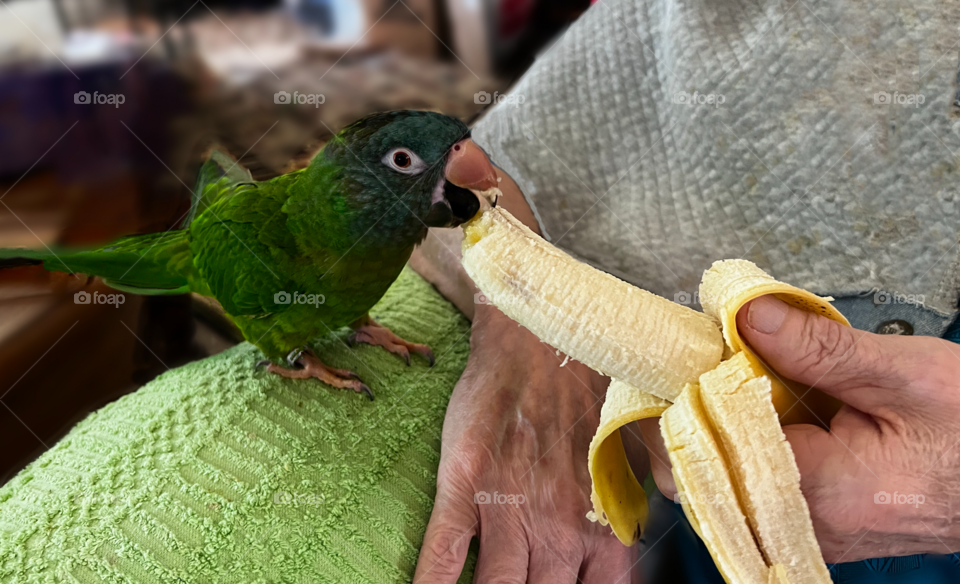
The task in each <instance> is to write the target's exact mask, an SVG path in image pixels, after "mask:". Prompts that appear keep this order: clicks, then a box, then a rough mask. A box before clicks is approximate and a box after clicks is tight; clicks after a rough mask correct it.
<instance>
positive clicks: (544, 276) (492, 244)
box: [463, 208, 849, 584]
mask: <svg viewBox="0 0 960 584" xmlns="http://www.w3.org/2000/svg"><path fill="white" fill-rule="evenodd" d="M463 265H464V268H465V269H466V271H467V274H469V275H470V277H472V278H473V280H474V282H475V283H476V284H477V286H479V288H480V289H481V290H482V291H483V292H484V294H485V295H486V296H487V297H488V299H489V300H490V301H491V302H492V303H493V304H494V305H496V306H497V308H499V309H500V310H501V311H503V312H504V313H505V314H506V315H507V316H509V317H510V318H512V319H514V320H516V321H517V322H518V323H520V324H522V325H523V326H525V327H526V328H528V329H530V330H531V331H532V332H533V333H534V334H536V335H537V336H538V337H540V339H541V340H543V341H544V342H546V343H548V344H550V345H551V346H553V347H555V348H557V349H559V350H561V351H563V352H564V353H566V354H567V355H568V356H569V357H571V358H573V359H577V360H579V361H581V362H583V363H584V364H586V365H588V366H590V367H592V368H594V369H596V370H597V371H600V372H601V373H604V374H606V375H609V376H610V377H611V378H613V380H612V381H611V384H610V387H609V388H608V389H607V397H606V401H605V403H604V405H603V408H602V410H601V419H600V426H599V428H598V429H597V433H596V435H595V436H594V439H593V442H592V443H591V445H590V453H589V460H588V465H589V469H590V474H591V477H592V480H593V492H592V496H591V498H592V501H593V505H594V511H593V512H592V514H591V517H592V518H595V519H596V520H598V521H600V522H601V523H602V524H608V523H609V525H610V526H611V528H612V529H613V531H614V533H615V534H616V535H617V537H618V538H619V539H620V540H621V541H622V542H623V543H624V544H627V545H630V544H633V543H634V542H635V541H636V540H637V539H638V538H639V535H640V530H641V528H642V526H643V524H644V523H645V521H646V515H647V502H646V496H645V493H644V491H643V488H642V487H641V486H640V483H639V481H638V480H637V478H636V477H635V476H634V474H633V472H632V470H631V469H630V465H629V463H628V462H627V458H626V454H625V452H624V449H623V445H622V443H621V441H620V435H619V432H618V431H617V430H619V428H620V427H621V426H623V425H625V424H627V423H629V422H632V421H635V420H639V419H643V418H648V417H656V416H662V418H661V430H662V433H663V435H664V441H665V443H666V445H667V448H668V452H669V454H670V460H671V463H672V465H673V472H674V476H675V479H676V483H677V488H678V489H679V490H680V491H681V503H682V505H683V508H684V511H685V513H686V514H687V516H688V517H689V518H690V521H691V524H692V525H693V526H694V528H695V529H696V530H697V533H698V534H700V536H701V538H702V539H703V540H704V542H705V543H706V545H707V548H708V550H709V551H710V553H711V555H712V556H713V558H714V560H715V561H716V563H717V566H718V568H719V569H720V571H721V573H722V574H723V575H724V578H725V579H726V580H727V582H759V583H765V582H779V583H781V584H783V583H787V582H789V583H792V584H798V583H805V582H811V583H812V582H816V581H818V580H821V579H822V580H823V581H827V582H829V575H828V574H827V572H826V567H825V565H824V563H823V559H822V557H821V555H820V549H819V546H818V545H817V541H816V538H815V536H814V534H813V527H812V524H811V520H810V516H809V510H808V509H807V506H806V502H805V500H804V499H803V496H802V494H801V493H800V486H799V472H798V471H797V468H796V462H795V460H794V458H793V453H792V450H791V449H790V445H789V443H787V442H786V440H785V438H784V436H783V433H782V431H780V426H781V424H788V423H801V422H805V423H814V424H820V425H823V426H825V425H826V424H827V421H829V419H830V418H831V417H832V416H833V414H834V413H835V412H836V410H837V409H838V408H839V403H838V402H836V401H835V400H832V399H831V398H828V397H827V396H825V395H823V394H821V393H820V392H818V391H817V390H813V389H810V388H807V387H804V386H798V385H797V384H795V383H794V382H792V381H790V380H785V379H780V378H778V377H777V376H776V374H775V373H774V372H773V371H771V370H769V369H768V368H767V367H766V365H765V364H764V363H763V362H762V361H761V360H760V359H759V358H758V357H757V356H756V355H754V354H753V353H752V351H751V350H750V348H749V347H748V346H747V345H746V344H745V343H744V342H743V341H742V340H741V339H740V337H739V335H738V333H737V328H736V314H737V311H738V310H739V309H740V307H742V306H743V305H744V304H746V303H747V302H749V301H750V300H752V299H753V298H756V297H758V296H762V295H765V294H774V295H775V296H776V297H777V298H779V299H781V300H783V301H784V302H786V303H788V304H791V305H793V306H796V307H798V308H801V309H803V310H808V311H813V312H817V313H819V314H822V315H824V316H826V317H827V318H830V319H833V320H836V321H838V322H840V323H843V324H845V325H848V324H849V323H847V321H846V319H845V318H844V317H843V315H841V314H840V313H839V312H838V311H837V310H836V309H834V308H833V307H832V306H831V305H830V304H829V302H828V300H829V299H824V298H820V297H818V296H816V295H814V294H811V293H809V292H807V291H805V290H802V289H800V288H796V287H794V286H790V285H789V284H784V283H782V282H778V281H776V280H775V279H773V278H772V277H770V276H769V275H768V274H766V273H765V272H763V271H762V270H760V269H759V268H758V267H757V266H755V265H754V264H752V263H750V262H748V261H745V260H725V261H720V262H716V263H715V264H714V265H713V266H712V267H711V268H710V269H709V270H707V271H706V272H705V273H704V276H703V280H702V282H701V285H700V291H699V293H700V301H701V303H702V305H703V308H704V313H700V312H697V311H695V310H693V309H690V308H688V307H685V306H681V305H678V304H675V303H673V302H670V301H668V300H666V299H664V298H661V297H659V296H656V295H654V294H651V293H649V292H646V291H644V290H641V289H639V288H636V287H635V286H632V285H630V284H628V283H626V282H623V281H622V280H619V279H617V278H615V277H613V276H611V275H609V274H606V273H604V272H601V271H600V270H597V269H594V268H592V267H590V266H588V265H586V264H584V263H582V262H579V261H577V260H575V259H574V258H572V257H570V256H569V255H567V254H566V253H564V252H562V251H560V250H559V249H557V248H555V247H553V246H552V245H550V244H549V243H547V242H545V241H544V240H543V239H542V238H540V237H539V236H537V235H536V234H534V233H533V232H532V231H530V230H529V229H528V228H527V227H525V226H524V225H523V224H522V223H520V222H519V221H518V220H517V219H515V218H514V217H513V216H512V215H510V214H509V213H508V212H507V211H505V210H503V209H502V208H493V209H487V210H485V211H484V212H483V213H482V214H480V215H478V216H477V217H475V218H474V219H473V220H471V221H470V222H468V223H467V224H465V226H464V242H463Z"/></svg>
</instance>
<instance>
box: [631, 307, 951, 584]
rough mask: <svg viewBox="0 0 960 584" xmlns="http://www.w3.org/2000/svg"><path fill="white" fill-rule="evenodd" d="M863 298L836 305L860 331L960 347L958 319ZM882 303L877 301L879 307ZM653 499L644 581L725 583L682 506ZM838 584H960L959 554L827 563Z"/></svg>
mask: <svg viewBox="0 0 960 584" xmlns="http://www.w3.org/2000/svg"><path fill="white" fill-rule="evenodd" d="M884 299H885V297H884V296H882V293H881V296H879V297H877V296H876V293H872V292H871V293H865V294H864V295H862V296H857V297H847V298H840V299H837V300H836V301H835V302H834V305H835V306H836V307H837V308H838V309H839V310H840V311H841V312H842V313H843V314H844V316H846V317H847V319H849V320H850V323H851V324H852V325H853V326H854V327H856V328H859V329H862V330H869V331H876V330H877V329H878V328H880V327H881V326H883V324H884V323H886V322H889V321H891V320H898V321H905V322H907V323H909V325H910V326H911V327H912V328H913V329H914V334H918V335H927V336H940V337H942V338H944V339H947V340H949V341H953V342H955V343H960V319H957V320H956V321H953V318H952V317H944V316H943V315H941V314H939V313H936V312H934V311H931V310H929V309H926V308H923V307H921V306H916V305H908V304H899V305H898V304H896V303H884V302H883V300H884ZM878 300H879V302H878ZM648 494H649V496H650V519H649V521H648V523H647V529H646V531H645V532H644V534H643V536H642V537H641V538H640V557H642V558H643V559H644V561H642V562H640V565H641V572H642V573H643V581H644V582H651V583H653V584H660V583H661V582H663V583H666V582H669V583H670V584H724V581H723V577H722V576H721V575H720V572H718V571H717V569H716V567H715V566H714V563H713V559H712V558H711V557H710V553H709V552H708V551H707V548H706V546H705V545H704V544H703V542H702V541H701V540H700V538H699V537H697V534H696V533H695V532H694V531H693V528H692V527H691V526H690V523H689V522H688V521H687V518H686V516H685V515H684V514H683V509H682V508H681V506H680V505H678V504H676V503H674V502H673V501H670V500H668V499H666V498H665V497H664V496H663V495H662V494H661V493H660V491H658V490H657V489H656V488H653V489H651V490H650V491H649V492H648ZM827 567H828V568H829V569H830V574H831V575H832V576H833V582H834V583H835V584H958V583H960V554H950V555H937V554H918V555H913V556H903V557H895V558H874V559H872V560H863V561H860V562H849V563H842V564H828V566H827Z"/></svg>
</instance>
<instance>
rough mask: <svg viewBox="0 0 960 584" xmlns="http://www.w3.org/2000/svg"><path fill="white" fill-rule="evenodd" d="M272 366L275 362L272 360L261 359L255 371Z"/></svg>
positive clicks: (254, 368) (254, 367)
mask: <svg viewBox="0 0 960 584" xmlns="http://www.w3.org/2000/svg"><path fill="white" fill-rule="evenodd" d="M272 364H273V362H272V361H270V359H261V360H260V361H257V363H256V365H254V366H253V370H254V371H256V370H257V369H260V368H261V367H268V366H270V365H272Z"/></svg>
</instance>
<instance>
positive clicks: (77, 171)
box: [0, 0, 590, 484]
mask: <svg viewBox="0 0 960 584" xmlns="http://www.w3.org/2000/svg"><path fill="white" fill-rule="evenodd" d="M589 4H590V2H589V0H284V1H280V0H0V247H31V248H40V247H43V246H45V245H49V246H54V245H59V246H81V245H89V244H97V243H105V242H108V241H110V240H112V239H114V238H116V237H119V236H122V235H128V234H134V233H145V232H152V231H163V230H166V229H169V228H171V227H174V226H176V225H177V224H179V222H180V221H181V220H182V217H183V216H184V214H185V213H186V211H187V209H188V207H189V200H190V189H191V188H192V186H193V184H194V180H195V175H196V172H197V170H198V168H199V167H200V165H201V163H202V162H203V160H204V158H205V155H206V154H207V152H208V151H209V150H210V148H211V147H213V146H214V145H218V146H219V147H221V148H222V149H224V150H226V151H227V152H229V153H230V154H232V155H233V156H234V157H235V158H237V159H238V160H239V161H240V163H241V164H243V165H244V166H246V167H247V168H249V169H250V170H251V172H252V173H253V176H254V178H256V179H258V180H263V179H269V178H271V177H274V176H276V175H279V174H282V173H285V172H288V171H291V170H294V169H297V168H301V167H303V166H305V165H306V164H307V163H308V161H309V160H310V158H311V157H312V156H313V155H314V154H315V153H316V152H317V151H318V150H319V149H320V148H321V147H322V146H323V144H324V143H325V141H326V140H328V139H329V138H330V137H331V136H332V135H333V134H334V133H335V132H336V131H338V130H339V129H340V128H342V127H343V126H344V125H346V124H348V123H350V122H352V121H354V120H355V119H357V118H359V117H361V116H363V115H365V114H368V113H371V112H375V111H384V110H393V109H405V108H413V109H429V110H435V111H441V112H444V113H446V114H449V115H452V116H457V117H459V118H461V119H462V120H464V121H465V122H467V123H470V122H471V121H473V120H474V119H475V118H476V117H477V116H478V115H479V114H480V113H481V112H482V110H483V109H484V108H485V107H487V106H488V105H489V103H490V101H491V100H490V99H489V95H492V94H494V92H496V91H500V92H503V91H504V90H506V89H508V88H509V87H510V85H511V84H512V83H513V82H514V81H515V80H516V79H517V78H518V77H519V76H520V75H521V74H522V73H523V71H524V70H525V69H526V68H527V67H529V65H530V64H531V63H532V62H533V60H534V59H535V58H536V56H537V54H538V53H540V52H542V51H545V50H548V49H549V47H550V46H551V44H552V43H553V42H554V41H555V40H556V39H557V38H558V36H559V35H560V34H562V31H563V30H564V29H565V28H566V27H567V26H568V25H569V24H570V23H571V22H572V21H574V20H575V19H576V18H577V17H578V16H579V15H580V14H581V13H582V12H583V11H584V10H586V9H587V8H588V6H589ZM483 92H486V94H484V93H483ZM487 94H489V95H487ZM291 96H292V97H291ZM77 292H87V293H91V294H92V293H94V292H100V293H103V294H108V293H110V292H111V291H110V289H109V288H107V287H106V286H104V285H103V284H102V283H101V282H99V281H98V280H96V279H92V280H88V279H87V278H86V277H84V276H82V275H67V274H56V273H50V272H46V271H45V270H43V269H42V268H40V267H20V268H14V269H8V270H0V444H2V445H3V447H2V448H0V484H2V483H3V482H6V480H7V479H9V478H10V477H11V476H12V475H13V474H14V473H16V472H17V471H18V470H20V469H21V468H23V467H24V466H25V465H26V464H27V463H29V462H30V461H31V460H33V459H34V458H36V457H37V456H38V455H39V454H40V453H42V452H43V451H44V450H45V449H46V448H47V446H48V445H52V444H53V443H54V442H56V440H57V439H59V438H60V437H61V436H62V435H63V434H65V433H66V431H68V430H69V429H70V427H71V426H72V425H73V424H74V423H76V422H77V421H79V420H80V419H82V418H83V417H84V416H86V415H87V414H88V413H89V412H90V411H92V410H94V409H97V408H99V407H101V406H103V405H104V404H105V403H107V402H109V401H111V400H114V399H117V398H118V397H120V396H121V395H124V394H126V393H129V392H131V391H134V390H136V389H137V387H139V386H140V385H142V384H144V383H146V382H147V381H149V380H150V379H152V378H154V377H156V376H157V375H159V374H160V373H163V372H164V371H166V370H167V369H169V368H173V367H176V366H178V365H182V364H184V363H186V362H188V361H191V360H195V359H201V358H204V357H206V356H209V355H212V354H215V353H217V352H220V351H222V350H224V349H225V348H227V347H229V346H231V345H233V344H235V343H236V342H237V338H236V336H235V334H234V333H233V331H231V330H230V329H229V327H226V326H224V325H223V321H222V320H221V319H219V318H217V316H216V312H215V307H211V306H210V305H209V304H208V303H206V302H204V301H203V300H202V299H200V298H198V297H191V296H189V295H185V296H167V297H156V296H154V297H139V296H133V295H130V294H127V295H125V302H124V303H123V304H115V305H110V304H78V303H76V302H75V296H74V295H75V294H76V293H77Z"/></svg>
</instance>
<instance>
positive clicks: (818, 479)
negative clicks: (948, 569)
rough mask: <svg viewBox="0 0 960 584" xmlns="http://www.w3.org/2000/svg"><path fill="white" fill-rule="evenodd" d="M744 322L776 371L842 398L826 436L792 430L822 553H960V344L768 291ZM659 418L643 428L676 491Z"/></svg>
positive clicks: (833, 556) (657, 468)
mask: <svg viewBox="0 0 960 584" xmlns="http://www.w3.org/2000/svg"><path fill="white" fill-rule="evenodd" d="M737 325H738V329H739V331H740V334H741V335H742V337H743V338H744V339H745V340H746V341H747V342H748V343H749V344H750V346H751V347H752V348H753V349H754V350H755V351H756V352H757V354H758V355H760V356H761V357H762V358H763V359H764V361H765V362H766V363H767V364H769V365H770V366H771V367H772V368H773V369H774V370H775V371H777V372H778V374H780V375H782V376H783V377H785V378H789V379H794V380H796V381H799V382H801V383H803V384H806V385H808V386H815V387H817V388H820V389H822V390H823V391H824V392H826V393H829V394H830V395H833V396H834V397H836V398H838V399H840V400H841V401H843V402H844V403H845V404H846V405H845V406H844V407H843V408H842V409H841V410H840V412H839V413H837V415H836V416H834V418H833V419H832V420H830V431H829V432H827V431H825V430H823V429H822V428H819V427H816V426H811V425H805V424H800V425H793V426H786V427H784V433H785V434H786V436H787V439H788V440H789V441H790V445H791V446H792V448H793V451H794V454H795V455H796V459H797V466H798V467H799V469H800V474H801V488H802V490H803V493H804V495H805V497H806V499H807V504H808V505H809V507H810V513H811V516H812V518H813V525H814V529H815V530H816V533H817V539H818V540H819V542H820V546H821V549H822V550H823V556H824V559H825V560H826V561H827V562H831V563H834V562H841V561H842V562H851V561H855V560H861V559H866V558H875V557H885V556H902V555H909V554H916V553H934V554H946V553H953V552H956V551H958V550H960V486H958V485H960V445H958V443H960V346H957V345H955V344H954V343H951V342H949V341H945V340H942V339H936V338H932V337H904V336H891V335H876V334H873V333H868V332H864V331H858V330H854V329H851V328H848V327H844V326H842V325H839V324H837V323H835V322H833V321H830V320H828V319H826V318H823V317H821V316H818V315H815V314H810V313H806V312H802V311H799V310H797V309H795V308H791V307H788V306H787V305H785V304H783V303H782V302H780V301H778V300H776V299H774V298H772V297H762V298H760V299H757V300H754V301H753V302H751V303H750V304H748V305H747V306H745V307H744V308H742V309H741V310H740V313H739V314H738V315H737ZM796 407H802V406H796ZM658 421H659V420H658V419H651V420H646V421H644V422H643V423H642V424H641V428H642V431H643V436H644V441H645V442H646V443H647V444H648V445H649V446H650V447H651V462H652V464H653V471H654V478H655V480H656V481H657V485H658V487H659V488H660V490H661V491H663V493H664V494H665V495H666V496H668V497H672V496H673V495H674V493H675V492H676V487H675V485H674V484H673V480H672V476H671V475H670V470H669V461H668V459H667V456H666V453H665V451H664V450H663V440H662V439H661V438H660V437H659V436H660V431H659V425H658Z"/></svg>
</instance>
